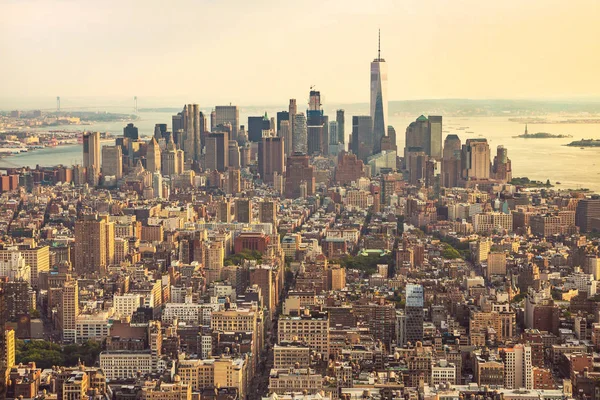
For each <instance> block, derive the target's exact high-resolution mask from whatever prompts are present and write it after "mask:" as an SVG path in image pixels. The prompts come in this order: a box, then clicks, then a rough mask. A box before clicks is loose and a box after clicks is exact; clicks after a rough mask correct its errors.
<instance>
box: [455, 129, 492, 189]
mask: <svg viewBox="0 0 600 400" xmlns="http://www.w3.org/2000/svg"><path fill="white" fill-rule="evenodd" d="M461 170H462V173H461V175H462V179H464V180H465V181H469V180H480V179H489V178H490V146H489V145H488V142H487V139H467V143H466V144H464V145H463V146H462V154H461Z"/></svg>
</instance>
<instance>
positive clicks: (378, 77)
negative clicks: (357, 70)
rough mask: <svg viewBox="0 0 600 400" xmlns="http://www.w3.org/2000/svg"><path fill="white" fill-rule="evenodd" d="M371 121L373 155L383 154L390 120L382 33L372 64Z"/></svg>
mask: <svg viewBox="0 0 600 400" xmlns="http://www.w3.org/2000/svg"><path fill="white" fill-rule="evenodd" d="M371 119H372V120H373V154H377V153H380V152H381V138H382V137H384V136H385V131H386V127H387V120H388V101H387V64H386V63H385V60H384V59H383V58H381V31H380V32H379V40H378V45H377V58H376V59H374V60H373V62H372V63H371Z"/></svg>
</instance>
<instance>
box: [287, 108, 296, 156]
mask: <svg viewBox="0 0 600 400" xmlns="http://www.w3.org/2000/svg"><path fill="white" fill-rule="evenodd" d="M296 114H298V107H297V106H296V99H290V104H289V105H288V117H289V119H290V135H291V136H292V137H293V136H294V116H295V115H296ZM292 152H293V150H292Z"/></svg>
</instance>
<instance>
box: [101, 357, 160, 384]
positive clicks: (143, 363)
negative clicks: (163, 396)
mask: <svg viewBox="0 0 600 400" xmlns="http://www.w3.org/2000/svg"><path fill="white" fill-rule="evenodd" d="M100 368H102V371H104V375H105V376H106V379H107V380H112V379H124V378H133V377H136V376H137V373H138V371H139V372H141V373H142V375H144V374H149V373H151V372H152V354H151V353H150V351H143V352H130V351H103V352H102V353H100Z"/></svg>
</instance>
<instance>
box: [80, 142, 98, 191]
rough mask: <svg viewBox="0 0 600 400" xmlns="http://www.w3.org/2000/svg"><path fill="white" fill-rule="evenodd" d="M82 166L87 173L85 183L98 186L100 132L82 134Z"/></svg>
mask: <svg viewBox="0 0 600 400" xmlns="http://www.w3.org/2000/svg"><path fill="white" fill-rule="evenodd" d="M83 166H84V168H85V169H86V171H87V181H88V183H90V184H91V185H97V184H98V175H99V174H100V132H86V133H84V134H83Z"/></svg>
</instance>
